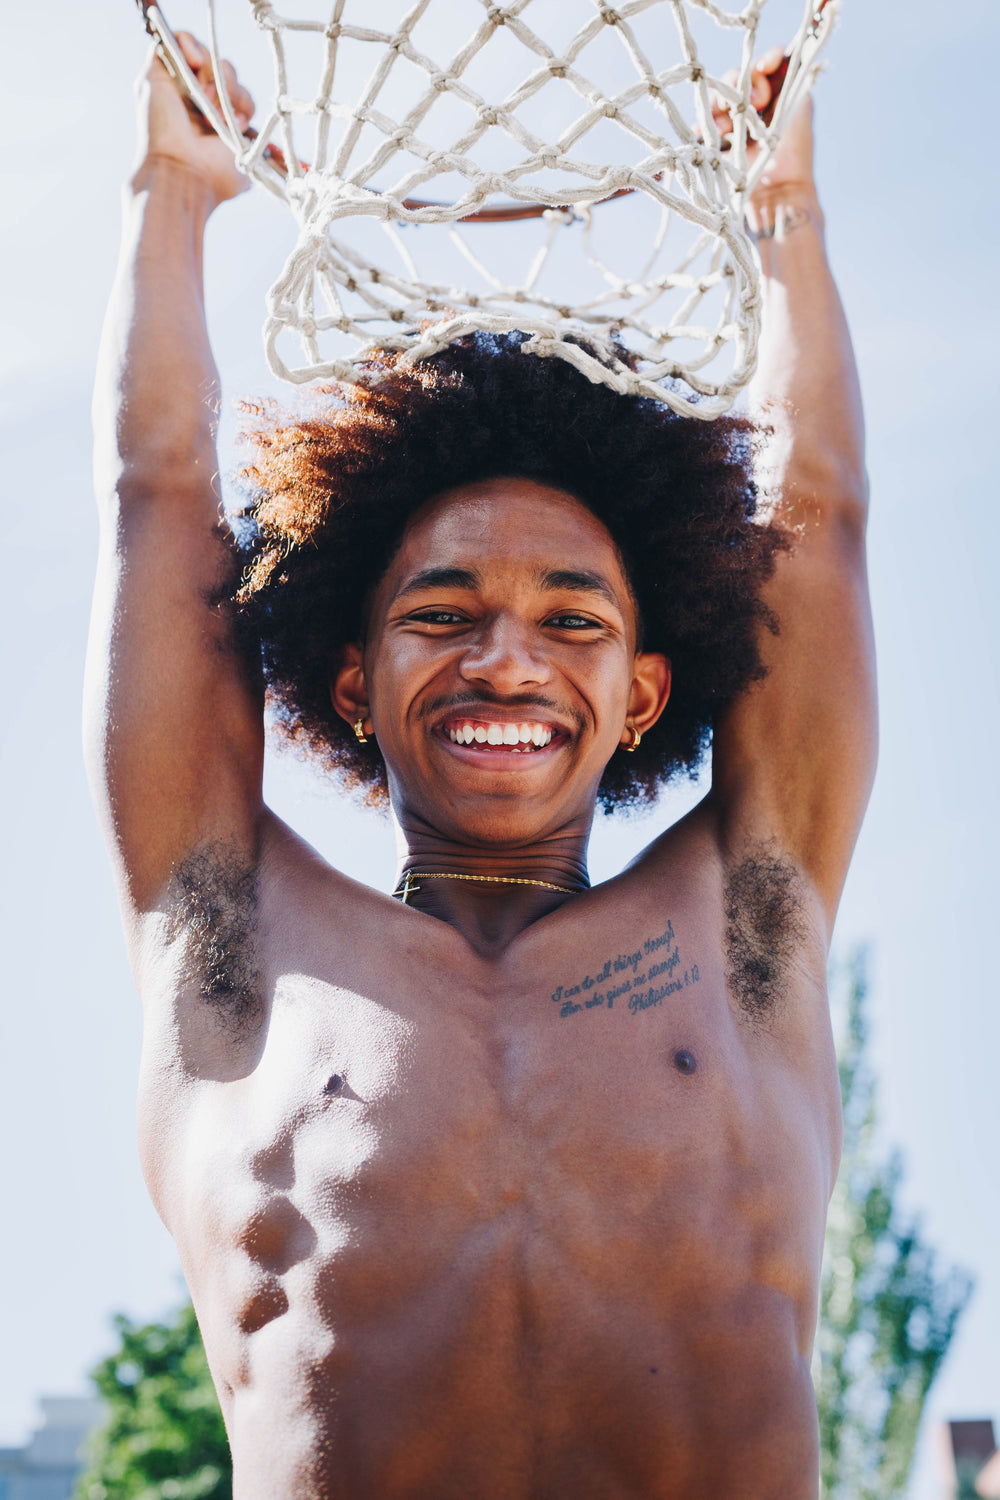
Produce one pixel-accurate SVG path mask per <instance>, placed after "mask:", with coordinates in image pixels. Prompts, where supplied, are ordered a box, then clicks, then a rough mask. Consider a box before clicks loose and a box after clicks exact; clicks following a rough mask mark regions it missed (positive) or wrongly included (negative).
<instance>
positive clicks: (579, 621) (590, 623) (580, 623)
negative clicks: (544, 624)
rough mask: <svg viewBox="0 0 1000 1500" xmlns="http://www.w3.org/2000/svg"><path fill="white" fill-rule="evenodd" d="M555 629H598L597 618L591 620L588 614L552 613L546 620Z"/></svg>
mask: <svg viewBox="0 0 1000 1500" xmlns="http://www.w3.org/2000/svg"><path fill="white" fill-rule="evenodd" d="M548 623H549V624H550V625H554V626H555V628H556V629H557V630H599V629H600V625H599V623H598V621H597V620H592V619H591V618H590V616H589V615H574V614H564V615H553V616H552V617H551V619H550V620H549V622H548Z"/></svg>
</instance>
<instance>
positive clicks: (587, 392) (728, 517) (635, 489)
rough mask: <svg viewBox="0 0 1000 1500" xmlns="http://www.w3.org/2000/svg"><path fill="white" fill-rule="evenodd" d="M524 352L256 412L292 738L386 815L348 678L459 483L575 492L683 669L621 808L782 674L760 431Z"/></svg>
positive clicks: (466, 354)
mask: <svg viewBox="0 0 1000 1500" xmlns="http://www.w3.org/2000/svg"><path fill="white" fill-rule="evenodd" d="M524 339H525V335H523V334H509V335H504V336H495V335H490V334H476V335H473V336H471V337H469V338H465V339H462V340H460V341H459V342H458V343H456V344H453V345H451V346H450V347H449V348H448V349H446V350H444V351H443V352H442V353H440V354H438V355H436V356H435V357H434V358H433V359H431V360H428V361H426V362H424V363H421V364H419V365H416V366H414V367H412V368H409V367H406V366H402V365H401V364H400V362H399V357H398V356H395V355H391V354H385V355H380V356H378V357H376V359H374V360H373V362H372V364H371V366H370V367H369V375H374V376H376V377H377V380H378V383H377V384H375V385H373V386H372V387H343V388H342V387H333V388H327V389H325V390H323V391H321V392H317V393H315V394H314V396H313V398H312V400H311V402H310V403H309V405H308V406H307V408H306V409H305V410H303V411H299V412H297V413H295V412H288V411H283V410H282V409H280V408H279V407H276V406H274V405H268V406H258V407H246V408H245V410H246V411H247V412H249V413H250V414H251V415H255V418H256V420H255V421H254V422H253V423H252V425H251V426H250V429H249V430H248V431H247V432H246V433H245V434H244V439H245V441H247V442H248V443H249V444H250V445H251V455H250V457H251V461H250V462H249V463H248V464H247V466H246V467H245V468H244V469H243V470H242V471H241V475H240V478H241V481H242V483H243V485H244V494H245V497H246V501H247V504H246V506H245V509H244V510H243V512H242V519H243V521H244V523H247V522H249V523H250V524H249V525H246V524H244V527H243V530H242V535H241V543H240V545H241V548H242V550H243V560H244V562H245V563H246V568H245V571H244V574H243V579H242V583H241V586H240V588H239V590H238V593H237V595H236V599H237V602H238V605H239V609H240V613H241V615H242V616H243V620H244V622H245V625H246V627H247V628H248V630H249V631H250V632H251V638H252V639H253V640H254V641H255V642H257V643H259V648H260V651H261V653H262V658H263V664H264V673H265V678H266V681H267V685H268V691H269V699H270V702H271V704H272V706H273V708H274V709H275V714H276V721H277V724H278V726H279V728H280V729H281V730H282V731H283V732H284V734H285V735H286V736H287V737H289V738H291V739H292V740H293V741H296V742H297V743H298V744H299V745H301V746H302V747H303V748H304V749H306V750H307V751H308V752H309V753H310V754H313V755H316V756H318V757H319V758H320V760H321V761H322V762H323V763H324V765H325V766H326V767H327V768H328V769H331V770H334V771H336V772H337V773H339V775H340V777H341V779H342V780H343V782H344V783H345V784H346V785H347V786H348V787H352V788H355V789H361V790H363V791H364V792H365V793H366V794H367V799H368V800H369V801H372V802H377V801H383V800H384V798H385V792H386V776H385V765H384V762H383V761H382V758H381V756H380V755H379V753H378V749H377V746H376V745H374V744H373V743H372V744H369V745H367V746H365V747H361V746H360V745H359V744H358V743H357V742H356V741H355V738H354V735H353V733H352V731H351V728H350V726H349V725H347V724H345V723H344V722H343V721H342V720H341V718H340V717H339V715H338V714H337V713H336V711H335V710H334V708H333V706H332V704H331V701H330V680H331V673H332V669H333V667H334V666H335V664H336V662H337V658H338V652H339V651H341V650H342V649H343V647H344V646H345V645H346V644H347V643H348V642H351V641H359V640H362V639H363V638H364V631H365V615H366V605H367V602H368V601H369V600H370V597H371V594H372V592H373V590H374V588H375V586H376V585H377V583H378V581H379V580H380V579H381V577H382V576H383V575H384V572H385V570H386V568H387V567H388V565H389V563H390V561H391V559H392V557H393V555H394V554H395V552H396V550H397V548H398V546H399V544H400V541H401V539H402V536H403V532H404V530H405V528H406V525H407V522H408V521H409V519H410V518H411V516H413V514H414V513H415V511H417V509H418V508H419V507H420V506H422V505H423V504H424V503H425V502H426V501H427V500H429V499H431V498H432V497H433V496H435V495H438V494H440V493H442V492H443V491H445V490H447V489H452V488H454V487H456V486H458V485H463V484H468V483H471V482H473V481H476V480H480V479H486V478H496V477H500V476H509V477H512V478H513V477H517V478H522V479H531V480H535V481H536V482H539V483H542V484H547V485H550V486H552V487H553V488H557V489H561V490H563V491H565V492H567V493H569V494H571V495H573V496H574V497H575V498H576V499H577V500H578V501H580V503H581V504H583V505H584V506H586V507H587V509H589V510H590V511H591V512H592V514H593V515H595V516H596V517H597V518H598V519H599V520H600V521H601V522H602V523H603V524H604V526H605V527H606V528H607V530H608V532H609V533H610V535H611V538H612V540H613V541H614V542H615V544H616V546H617V548H618V551H619V553H620V556H621V558H622V561H623V564H624V568H625V572H626V575H627V577H628V580H629V582H630V584H631V586H632V590H633V594H634V596H635V600H636V603H637V605H638V610H639V617H640V632H641V638H642V646H643V649H645V650H648V651H660V652H663V653H664V654H665V655H666V656H668V657H669V658H670V660H671V662H672V666H673V691H672V694H671V697H670V701H669V703H668V705H667V709H666V712H665V713H664V715H663V718H662V719H661V720H660V722H659V724H658V725H657V727H656V729H655V731H654V732H653V733H651V734H649V735H647V736H646V737H645V738H644V739H643V742H642V744H641V746H640V747H639V749H638V751H637V752H636V753H635V754H634V755H628V756H622V755H615V756H614V757H612V759H611V761H610V762H609V764H608V766H607V768H606V770H605V772H604V776H603V779H602V781H601V785H600V793H599V796H600V801H601V803H602V805H603V806H604V807H605V808H606V809H607V810H611V809H614V808H622V807H627V806H629V805H635V804H638V803H642V802H648V801H650V800H652V799H653V798H654V797H655V795H656V793H657V791H658V790H659V788H660V787H661V786H662V785H663V784H664V783H665V782H666V780H667V779H668V778H669V777H670V776H672V775H673V774H675V773H676V772H678V771H681V770H687V771H689V772H693V771H694V770H695V769H696V767H697V765H698V762H699V761H700V759H701V756H702V754H703V752H704V750H705V749H706V747H707V745H708V743H709V741H710V738H711V731H712V725H713V723H714V721H715V719H716V716H717V715H718V714H719V713H720V711H721V710H722V709H724V708H725V707H726V705H727V704H729V703H730V702H732V700H733V699H734V698H735V696H736V695H737V694H738V693H739V692H740V691H741V690H742V689H743V688H745V687H746V686H747V685H748V684H749V683H752V682H754V681H755V680H757V679H759V678H761V677H762V676H763V675H764V668H763V666H762V663H761V657H760V652H759V647H758V639H759V635H760V631H761V629H762V628H769V629H771V630H776V628H777V625H776V622H775V620H774V619H773V617H772V615H771V613H770V611H769V610H768V609H767V607H766V606H765V605H764V603H763V602H762V600H761V597H760V593H761V588H762V585H763V584H764V582H765V580H766V579H767V578H768V577H769V576H770V574H771V573H772V572H773V568H774V560H775V553H776V551H777V550H779V549H781V548H784V547H786V546H787V539H786V536H785V534H784V533H783V532H781V531H780V530H779V529H777V528H776V527H773V526H767V525H762V524H760V523H759V521H758V520H755V517H756V513H757V492H756V489H755V486H754V483H753V478H752V475H751V459H752V446H753V436H754V428H753V427H752V425H751V424H750V422H749V421H748V420H747V419H746V418H744V417H740V416H736V415H729V416H726V417H723V418H720V419H718V420H716V421H713V422H703V421H699V420H697V419H694V418H690V417H688V418H684V417H680V416H678V415H676V414H675V413H674V412H673V411H671V410H670V409H669V408H668V407H666V406H664V405H663V404H661V403H659V402H655V401H650V400H648V399H642V398H636V397H628V396H619V395H616V394H615V393H614V392H613V391H611V390H610V389H608V388H607V387H606V386H604V385H595V384H592V383H591V382H590V381H588V380H587V379H586V378H585V377H584V376H582V375H580V374H579V373H578V372H577V371H576V370H575V369H574V368H573V367H572V366H571V365H569V364H568V363H567V362H566V361H564V360H561V359H557V358H551V359H540V358H536V357H525V354H524V353H523V351H522V348H521V345H522V344H523V343H524Z"/></svg>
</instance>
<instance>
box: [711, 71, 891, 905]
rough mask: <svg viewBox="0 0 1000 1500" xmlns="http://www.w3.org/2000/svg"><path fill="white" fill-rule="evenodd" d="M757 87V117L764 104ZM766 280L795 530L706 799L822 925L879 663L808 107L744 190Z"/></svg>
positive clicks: (855, 394) (772, 458)
mask: <svg viewBox="0 0 1000 1500" xmlns="http://www.w3.org/2000/svg"><path fill="white" fill-rule="evenodd" d="M778 60H779V59H778V57H777V55H776V54H772V55H771V56H770V57H769V58H767V59H765V60H764V62H763V72H762V76H761V77H760V78H758V80H757V84H756V87H757V96H756V98H755V102H756V103H757V105H758V107H760V106H761V105H765V104H766V103H767V102H768V98H769V97H770V85H769V83H768V80H767V73H768V72H769V71H770V70H772V69H773V68H774V67H775V66H776V65H777V62H778ZM751 227H752V228H754V229H755V230H756V232H757V234H758V243H759V246H760V254H761V261H762V264H763V271H764V326H763V337H762V344H761V357H760V365H759V369H758V372H757V376H756V378H755V381H754V385H753V388H752V392H751V410H752V413H753V415H754V416H755V418H756V419H757V420H758V421H760V422H762V423H764V424H767V425H769V426H770V427H771V429H772V433H773V435H772V437H771V438H770V440H769V441H768V442H767V444H766V447H765V451H764V454H763V465H762V478H763V480H764V482H765V484H766V486H767V489H768V491H769V493H770V494H771V495H772V496H773V497H774V501H775V511H774V522H775V523H776V524H778V525H780V526H782V527H784V528H786V529H787V530H788V531H789V532H790V533H791V535H792V548H791V551H790V552H788V553H786V554H784V555H782V556H781V557H780V558H779V561H778V565H777V570H776V574H775V576H774V578H773V580H772V581H771V584H770V585H769V587H768V591H767V594H766V602H767V603H768V604H769V606H770V607H771V608H772V610H773V611H774V613H775V615H776V616H777V620H778V623H779V633H778V634H777V635H776V636H772V635H765V638H764V641H763V655H764V659H765V664H766V666H767V669H768V676H767V678H766V680H765V681H764V682H763V683H762V684H760V685H759V686H757V687H756V688H753V689H751V690H750V691H749V692H748V693H746V694H745V695H744V696H743V697H742V698H741V699H739V700H738V702H737V703H736V704H735V705H734V707H733V708H732V709H731V710H730V711H729V713H728V714H727V715H726V717H725V718H724V720H723V722H722V723H720V724H719V725H718V726H717V731H716V735H715V745H714V753H713V801H714V802H715V804H716V807H717V809H718V812H719V814H720V828H721V831H722V837H723V841H724V844H725V845H726V846H727V847H728V848H729V849H730V850H733V851H735V850H738V849H739V848H740V847H742V846H743V845H744V844H745V843H746V842H747V841H748V840H759V841H762V842H766V843H771V844H776V845H777V846H778V847H779V849H781V850H782V851H783V852H784V853H786V854H788V855H790V856H791V857H792V858H793V859H794V860H796V861H797V863H798V864H799V866H800V868H801V869H802V870H803V872H804V873H805V875H806V876H807V877H808V878H809V879H810V880H811V881H812V883H813V884H814V886H815V888H816V890H817V892H818V894H819V896H820V898H821V900H822V902H823V905H824V908H825V910H826V913H827V917H828V922H829V925H830V926H832V921H833V917H834V914H835V912H836V907H837V902H838V900H839V897H840V892H841V889H842V886H843V882H844V878H845V875H846V872H847V865H848V861H849V859H850V856H851V852H852V850H853V847H854V842H855V839H856V837H857V832H858V828H859V825H860V821H861V817H862V814H863V812H864V807H865V804H866V802H867V798H868V792H869V789H870V785H871V778H872V775H873V771H874V763H875V741H876V720H875V694H874V678H875V673H874V655H873V647H872V638H871V619H870V612H869V604H868V590H867V576H866V567H865V546H864V539H865V524H866V516H867V499H868V493H867V481H866V477H865V468H864V426H863V419H862V412H861V400H860V392H859V388H858V376H857V370H856V367H855V363H854V356H853V353H852V350H851V342H850V337H849V334H848V331H847V324H846V322H845V319H844V313H843V309H842V307H841V304H840V298H839V296H838V294H837V289H836V287H835V285H834V281H833V277H832V275H831V272H830V267H829V264H828V262H827V258H826V249H825V241H824V220H823V214H822V211H821V209H820V206H819V200H818V197H817V193H816V186H815V182H814V177H813V131H812V109H811V107H806V108H805V109H803V110H802V111H800V113H799V115H798V116H797V118H796V119H795V120H794V121H793V122H792V123H791V125H790V126H789V129H788V132H787V135H786V137H785V139H784V141H783V143H782V146H781V149H780V151H779V152H778V153H777V155H776V157H775V159H774V161H773V162H772V164H771V167H770V170H769V171H768V173H767V174H766V175H765V177H764V178H763V180H762V182H761V185H760V187H759V188H758V190H757V192H756V193H755V195H754V200H753V203H752V205H751Z"/></svg>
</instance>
